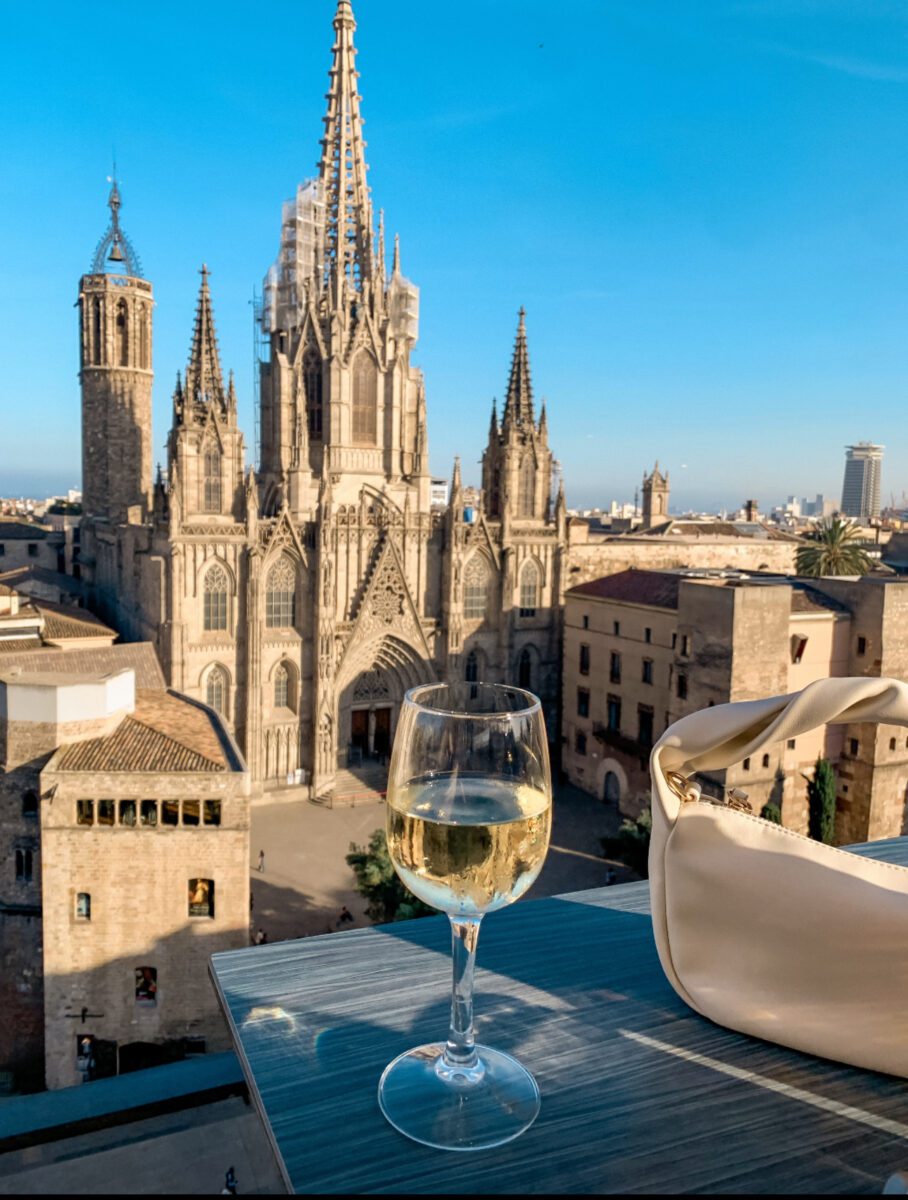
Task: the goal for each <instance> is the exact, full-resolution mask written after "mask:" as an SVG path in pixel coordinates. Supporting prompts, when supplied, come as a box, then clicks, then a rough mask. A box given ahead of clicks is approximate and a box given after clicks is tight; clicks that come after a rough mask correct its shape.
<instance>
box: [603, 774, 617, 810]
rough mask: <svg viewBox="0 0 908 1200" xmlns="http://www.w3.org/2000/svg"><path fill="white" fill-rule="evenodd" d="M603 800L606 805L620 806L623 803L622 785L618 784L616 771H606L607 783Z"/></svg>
mask: <svg viewBox="0 0 908 1200" xmlns="http://www.w3.org/2000/svg"><path fill="white" fill-rule="evenodd" d="M602 795H603V799H604V800H605V802H606V804H619V803H620V801H621V784H620V783H619V782H618V776H617V775H616V774H615V772H614V771H606V773H605V783H604V785H603V789H602Z"/></svg>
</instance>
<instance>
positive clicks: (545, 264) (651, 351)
mask: <svg viewBox="0 0 908 1200" xmlns="http://www.w3.org/2000/svg"><path fill="white" fill-rule="evenodd" d="M334 7H335V5H334V0H296V2H295V3H289V2H286V0H276V2H274V3H272V4H270V5H269V6H268V7H267V8H265V9H262V8H257V7H256V6H254V5H251V4H248V3H242V4H240V3H234V2H230V0H227V2H223V3H219V4H217V5H214V4H209V3H194V4H189V5H187V4H182V5H176V4H174V3H171V2H169V0H163V2H160V3H158V4H156V5H154V6H149V5H137V4H131V5H123V4H116V5H115V4H112V3H107V2H101V3H96V4H93V5H91V6H86V5H81V4H78V5H74V4H71V3H67V4H63V3H59V2H57V0H50V2H49V3H47V4H45V5H43V6H41V8H40V9H35V8H34V7H29V6H27V5H22V4H14V3H12V0H4V2H3V3H0V112H2V114H3V116H2V118H0V132H2V146H3V153H2V160H0V237H2V242H0V245H2V254H0V494H3V493H7V492H11V491H12V492H17V491H22V490H29V491H31V490H34V491H38V492H41V491H43V490H45V489H46V490H56V489H59V488H62V487H65V486H69V485H71V484H72V483H75V482H76V481H77V480H78V476H79V469H80V468H79V462H80V460H79V393H78V381H77V377H76V371H77V318H76V312H75V310H74V308H73V304H74V302H75V300H76V296H77V292H78V280H79V276H80V275H81V274H82V273H83V272H84V271H85V270H86V269H87V268H88V265H89V263H90V260H91V256H92V252H93V249H94V246H95V244H96V242H97V240H98V238H99V237H100V235H101V233H102V232H103V230H104V227H105V223H106V216H107V211H106V208H105V201H106V195H107V184H106V182H105V180H106V176H107V175H108V174H109V171H110V158H111V148H112V147H113V146H115V147H116V153H117V158H118V163H119V173H120V177H121V180H122V191H123V199H124V208H123V212H122V219H123V225H124V227H125V228H126V230H127V232H128V234H129V235H130V237H131V238H132V241H133V243H134V244H135V246H136V248H137V249H138V251H139V253H140V255H141V258H142V262H143V265H144V268H145V273H146V275H147V277H148V278H150V279H151V280H152V282H153V283H154V286H155V295H156V299H157V308H156V312H155V371H156V380H155V446H156V457H160V458H161V459H163V457H164V450H163V446H164V441H165V437H166V432H167V426H168V424H169V414H170V395H171V391H172V386H173V379H174V376H175V374H176V371H177V369H178V368H182V367H183V366H184V364H185V360H186V357H187V353H188V348H189V341H190V335H191V330H192V316H193V309H194V303H195V296H196V291H197V287H198V274H197V271H198V268H199V266H200V264H201V262H202V261H203V260H204V261H206V262H207V263H208V265H209V267H210V268H211V271H212V278H211V286H212V291H213V295H214V299H215V306H216V307H215V312H216V317H217V324H218V332H219V337H220V343H221V351H222V361H223V363H224V365H225V367H226V366H233V368H234V369H235V371H236V373H237V384H238V388H239V392H240V401H241V414H240V415H241V420H242V423H243V425H244V428H245V431H246V434H247V440H248V441H249V442H250V443H251V442H252V437H253V417H252V336H251V310H250V306H249V301H250V298H251V295H252V291H253V288H254V287H256V286H258V285H259V284H260V282H261V278H262V276H263V274H264V272H265V270H266V269H267V267H268V265H269V263H270V262H271V261H272V259H273V258H274V255H275V253H276V250H277V243H278V233H279V226H280V206H281V202H282V201H283V200H284V199H285V198H287V197H288V196H290V195H291V194H292V193H293V191H294V189H295V186H296V184H297V182H299V181H300V180H301V179H303V178H305V177H307V176H309V175H311V174H312V173H313V171H314V167H315V162H316V158H317V155H318V139H319V137H320V136H321V131H322V125H321V117H322V115H323V108H324V93H325V91H326V88H327V68H328V66H329V63H330V47H331V41H332V29H331V20H332V17H333V13H334ZM354 8H355V11H356V16H357V20H358V24H359V29H358V32H357V45H358V48H359V51H360V54H359V68H360V71H361V72H362V78H361V80H360V87H361V91H362V95H363V111H364V115H365V118H366V122H367V125H366V137H367V139H368V142H369V147H368V151H367V154H368V157H369V162H370V166H371V172H370V182H371V185H372V188H373V197H374V200H375V203H376V208H378V207H383V208H384V209H385V212H386V218H387V223H388V228H389V232H393V231H394V230H399V231H400V234H401V239H402V250H403V265H404V270H405V272H406V273H407V274H408V275H410V276H411V277H412V278H413V280H414V281H415V282H416V283H418V284H419V285H420V287H421V289H422V329H421V339H420V343H419V346H418V347H417V353H416V361H417V362H418V363H419V364H420V365H421V366H422V367H423V369H424V370H425V372H426V377H427V386H428V399H429V445H430V450H431V456H432V468H433V471H435V472H436V473H441V474H448V473H449V472H450V467H451V460H452V458H453V455H454V453H455V452H459V453H460V454H461V455H462V457H463V461H464V468H465V475H466V477H467V479H471V478H472V479H474V480H476V479H477V478H478V467H477V465H476V463H477V460H478V459H479V456H480V454H481V451H482V446H483V442H484V439H485V434H486V430H487V427H488V413H489V407H490V403H491V398H492V396H496V395H497V396H499V397H501V395H502V393H503V391H504V389H505V386H506V381H507V373H508V366H509V358H510V352H511V345H512V341H513V335H514V331H515V327H516V314H517V309H518V308H519V306H520V305H521V304H525V305H526V307H527V313H528V316H527V322H528V331H529V337H530V351H531V358H532V365H533V373H534V382H535V388H536V393H537V396H545V397H546V398H547V401H548V408H549V418H550V435H551V441H552V444H553V448H554V450H555V453H556V456H557V457H558V458H559V460H560V461H561V463H562V465H563V468H564V472H565V480H566V484H567V489H568V500H569V502H570V503H573V504H582V505H587V504H592V503H596V502H603V503H607V502H608V501H609V500H610V499H612V498H613V497H614V498H628V499H629V498H631V497H632V495H633V491H634V487H635V486H636V484H637V483H638V481H639V478H640V476H641V474H642V472H643V470H644V468H646V467H651V465H652V462H653V460H654V459H655V458H658V459H659V460H660V463H662V464H664V465H667V466H668V467H669V468H670V470H671V472H672V482H673V496H672V507H673V508H680V507H686V506H689V505H691V506H697V507H699V506H704V507H705V506H709V507H712V506H719V505H736V504H738V503H739V502H740V501H741V500H743V499H744V497H745V496H751V495H753V496H756V497H757V498H758V499H759V500H760V501H761V502H763V503H764V504H767V505H768V504H770V503H775V502H778V501H779V500H780V499H782V498H783V497H784V496H785V495H787V494H788V493H789V492H796V493H798V494H808V495H810V494H813V493H815V492H817V491H824V492H826V493H827V494H829V495H832V496H833V497H837V496H838V495H839V494H840V489H841V480H842V468H843V459H844V455H843V446H844V444H845V443H847V442H851V441H856V440H859V439H868V440H874V441H879V442H883V443H884V444H885V445H886V446H887V452H886V458H885V462H884V473H883V489H884V493H885V498H886V499H887V501H888V496H889V493H890V492H895V493H896V496H897V497H898V495H899V494H900V493H901V491H902V489H903V488H906V489H908V469H906V463H908V421H906V420H905V398H906V385H908V336H906V330H908V232H906V230H908V165H906V164H908V153H906V151H908V9H906V6H905V5H904V4H903V3H901V0H900V2H898V3H896V2H895V0H874V2H873V3H870V4H868V3H866V0H573V3H571V4H570V5H567V6H565V5H556V4H552V3H551V0H496V3H495V4H490V3H488V2H487V0H483V2H482V3H480V2H479V0H458V3H457V4H456V5H453V4H448V5H437V4H436V5H430V4H426V3H425V0H421V2H420V3H417V2H416V0H394V2H393V3H392V2H391V0H354Z"/></svg>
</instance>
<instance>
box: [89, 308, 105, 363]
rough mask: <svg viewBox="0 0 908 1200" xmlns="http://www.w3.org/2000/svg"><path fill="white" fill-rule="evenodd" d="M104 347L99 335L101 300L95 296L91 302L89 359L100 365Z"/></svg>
mask: <svg viewBox="0 0 908 1200" xmlns="http://www.w3.org/2000/svg"><path fill="white" fill-rule="evenodd" d="M103 349H104V345H103V339H102V336H101V300H100V298H99V297H97V296H96V297H95V298H94V300H92V302H91V361H92V362H93V363H95V364H96V365H97V366H100V364H101V361H102V351H103Z"/></svg>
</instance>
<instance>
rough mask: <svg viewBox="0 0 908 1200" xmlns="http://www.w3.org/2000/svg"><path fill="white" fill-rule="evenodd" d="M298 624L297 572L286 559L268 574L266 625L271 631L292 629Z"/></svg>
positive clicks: (277, 563)
mask: <svg viewBox="0 0 908 1200" xmlns="http://www.w3.org/2000/svg"><path fill="white" fill-rule="evenodd" d="M295 624H296V571H295V570H294V569H293V564H292V563H291V562H290V561H289V560H288V559H286V558H282V559H280V560H279V561H278V562H276V563H275V564H274V566H273V567H272V568H271V570H270V571H269V572H268V583H267V586H266V589H265V625H266V626H267V627H268V628H269V629H291V628H292V627H293V626H294V625H295Z"/></svg>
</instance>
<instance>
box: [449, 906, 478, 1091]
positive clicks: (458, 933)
mask: <svg viewBox="0 0 908 1200" xmlns="http://www.w3.org/2000/svg"><path fill="white" fill-rule="evenodd" d="M481 921H482V917H451V957H452V959H453V963H454V987H453V992H452V995H451V1031H450V1033H449V1034H448V1044H447V1046H446V1047H445V1052H444V1062H445V1066H447V1067H449V1068H457V1067H460V1068H464V1067H466V1068H467V1069H469V1068H471V1067H475V1066H476V1065H477V1064H478V1062H479V1058H478V1056H477V1054H476V1044H475V1042H474V1041H473V968H474V967H475V966H476V943H477V942H478V941H479V926H480V923H481Z"/></svg>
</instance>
